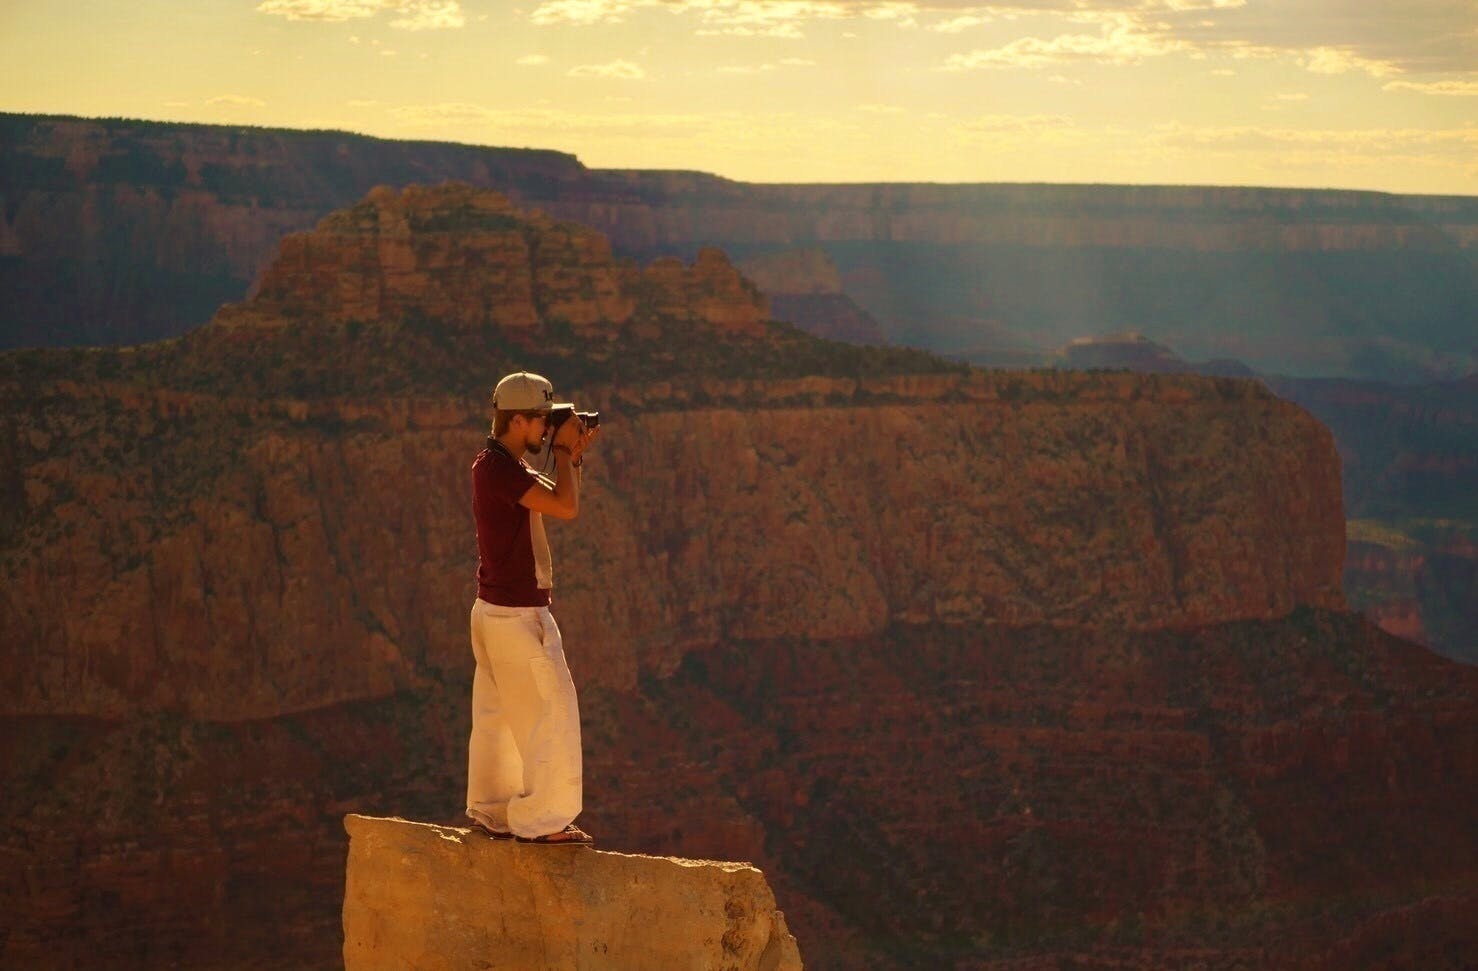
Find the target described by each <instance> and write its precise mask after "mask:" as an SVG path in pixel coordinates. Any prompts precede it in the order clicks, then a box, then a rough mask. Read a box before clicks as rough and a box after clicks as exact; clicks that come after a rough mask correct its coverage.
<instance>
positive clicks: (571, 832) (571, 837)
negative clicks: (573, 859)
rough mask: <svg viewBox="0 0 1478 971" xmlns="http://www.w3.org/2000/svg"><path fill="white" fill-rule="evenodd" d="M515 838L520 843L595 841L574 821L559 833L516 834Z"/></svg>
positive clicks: (585, 843)
mask: <svg viewBox="0 0 1478 971" xmlns="http://www.w3.org/2000/svg"><path fill="white" fill-rule="evenodd" d="M513 838H514V839H516V840H518V841H519V842H520V843H544V844H547V845H550V846H564V845H566V844H568V845H570V846H591V845H593V844H594V843H595V840H594V838H592V837H591V835H590V834H589V833H587V832H585V830H583V829H581V828H580V827H578V826H576V825H575V824H574V823H570V825H568V826H566V827H565V828H564V829H562V830H560V831H559V832H558V833H549V834H547V835H544V836H515V837H513Z"/></svg>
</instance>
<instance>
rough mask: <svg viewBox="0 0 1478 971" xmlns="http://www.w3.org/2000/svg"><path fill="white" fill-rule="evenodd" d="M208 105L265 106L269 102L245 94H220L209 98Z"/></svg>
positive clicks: (229, 106) (231, 106)
mask: <svg viewBox="0 0 1478 971" xmlns="http://www.w3.org/2000/svg"><path fill="white" fill-rule="evenodd" d="M205 103H206V104H208V105H224V106H226V107H228V108H265V107H267V102H265V101H263V100H262V99H261V98H249V97H247V96H246V95H244V94H220V95H216V96H215V97H214V98H207V99H206V101H205Z"/></svg>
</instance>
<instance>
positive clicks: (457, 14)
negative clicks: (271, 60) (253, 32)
mask: <svg viewBox="0 0 1478 971" xmlns="http://www.w3.org/2000/svg"><path fill="white" fill-rule="evenodd" d="M257 12H258V13H264V14H271V15H274V16H278V17H286V18H287V19H288V20H317V21H330V22H336V21H344V20H360V19H364V18H366V17H373V16H375V15H377V14H380V13H390V14H393V15H394V16H393V18H392V19H391V21H390V26H391V27H395V28H397V29H399V30H443V29H448V28H455V27H461V26H463V25H464V24H465V23H466V18H465V17H464V16H463V14H462V5H461V3H460V2H459V0H262V2H261V3H259V4H257ZM350 42H351V43H358V40H357V39H354V38H351V39H350Z"/></svg>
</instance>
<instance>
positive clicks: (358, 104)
mask: <svg viewBox="0 0 1478 971" xmlns="http://www.w3.org/2000/svg"><path fill="white" fill-rule="evenodd" d="M377 104H379V102H378V101H366V100H364V99H362V98H350V99H349V107H351V108H373V107H374V106H375V105H377Z"/></svg>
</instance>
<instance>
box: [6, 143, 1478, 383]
mask: <svg viewBox="0 0 1478 971" xmlns="http://www.w3.org/2000/svg"><path fill="white" fill-rule="evenodd" d="M448 179H450V180H457V181H463V182H467V183H469V184H471V185H474V186H478V187H485V188H495V189H497V190H499V191H500V192H502V193H504V194H505V195H507V196H508V197H509V198H510V199H512V200H513V201H514V202H515V203H516V204H518V205H520V206H522V207H524V208H536V209H540V210H543V211H545V212H547V213H549V214H550V215H552V216H555V217H558V218H563V219H569V220H573V221H576V222H579V223H581V224H583V225H587V226H591V227H592V228H595V229H597V230H599V231H600V232H602V233H604V234H605V235H606V236H607V237H608V238H609V239H610V241H611V245H612V247H613V249H614V251H615V253H616V254H617V255H618V256H628V257H634V258H637V259H640V260H648V259H651V258H653V257H656V256H664V255H665V256H680V257H684V258H688V259H691V258H692V257H693V255H694V254H695V253H696V252H697V250H698V249H699V248H700V247H703V246H716V247H719V248H721V249H723V250H724V251H725V252H727V253H728V254H729V255H730V257H732V258H733V259H735V260H736V261H739V262H741V263H743V264H746V265H749V264H751V263H752V264H753V265H754V267H755V272H754V273H753V274H752V275H753V276H754V277H755V278H756V279H757V280H759V281H761V284H762V286H763V285H766V284H768V285H769V286H768V287H767V293H768V295H769V296H770V297H771V298H772V300H778V301H779V305H777V307H776V310H777V315H780V316H782V317H783V318H784V319H793V320H795V322H796V323H798V324H800V325H801V326H802V327H805V328H807V329H810V330H812V331H813V332H816V333H820V334H821V335H822V336H839V337H843V338H846V339H859V338H861V339H867V338H872V339H879V340H887V341H891V342H895V343H904V344H909V345H912V346H917V347H923V348H926V349H929V350H933V351H936V352H941V353H948V354H952V355H957V356H962V357H965V358H966V359H969V360H971V361H972V362H974V363H982V364H1008V365H1022V364H1033V363H1042V362H1044V361H1045V360H1047V359H1048V357H1049V356H1050V354H1051V353H1052V352H1053V351H1054V350H1056V349H1057V348H1059V347H1061V346H1063V345H1064V344H1066V343H1068V342H1069V341H1071V340H1073V339H1075V338H1080V337H1084V336H1092V335H1096V334H1101V333H1105V332H1113V331H1119V330H1125V329H1133V330H1137V331H1140V332H1142V333H1144V334H1145V335H1146V336H1148V337H1150V338H1152V339H1155V340H1159V341H1162V342H1165V343H1167V344H1169V345H1170V346H1172V347H1173V348H1175V350H1176V351H1177V352H1179V353H1180V354H1183V355H1185V356H1186V357H1188V358H1192V359H1218V358H1234V359H1237V360H1240V361H1242V362H1244V363H1245V364H1247V365H1249V366H1251V367H1253V368H1254V369H1256V370H1258V371H1261V372H1263V373H1271V374H1280V375H1288V376H1307V377H1346V378H1376V379H1382V380H1427V379H1444V378H1461V377H1463V376H1465V375H1466V374H1467V373H1469V372H1470V371H1471V370H1472V367H1473V361H1474V359H1473V353H1474V340H1473V322H1474V321H1475V320H1478V199H1474V198H1471V197H1438V196H1398V195H1389V194H1384V193H1374V192H1351V191H1319V190H1284V189H1255V188H1211V187H1191V186H1180V187H1173V186H1106V185H1075V186H1067V185H934V184H877V185H865V184H857V185H756V184H746V183H741V182H733V181H730V180H727V179H723V178H720V177H717V176H714V175H707V174H704V173H699V172H677V171H641V170H609V169H605V170H603V169H590V168H587V167H585V166H584V165H582V164H581V163H580V162H579V160H578V159H576V158H575V157H574V156H572V155H568V154H564V153H560V152H554V151H541V150H531V149H505V148H485V147H475V146H467V145H455V144H446V143H429V142H403V141H384V140H380V139H374V138H369V137H365V136H359V135H351V134H346V133H343V132H304V131H282V130H269V129H255V128H240V127H216V126H206V125H178V124H164V123H152V122H133V121H120V120H87V119H80V118H66V117H41V116H25V115H0V194H3V207H0V297H3V299H0V308H3V309H0V347H16V346H57V345H72V344H84V343H87V344H128V343H137V342H140V341H145V340H151V339H156V338H160V337H168V336H173V335H175V334H178V333H181V332H183V331H184V330H186V329H188V328H189V327H192V326H195V325H198V324H201V323H204V322H205V321H206V320H208V319H209V318H210V317H211V315H212V314H213V313H214V311H215V309H216V307H217V306H219V305H220V304H222V303H225V302H227V301H229V300H234V299H238V298H239V296H240V294H241V293H242V292H243V291H244V290H245V289H246V287H247V286H248V285H249V284H250V283H251V282H252V281H253V280H254V279H255V277H256V275H257V274H258V273H259V272H260V271H261V269H262V268H263V267H264V266H265V265H266V263H267V261H268V259H269V257H270V256H271V254H272V252H273V251H274V248H275V246H276V244H277V241H278V240H279V239H280V238H281V237H283V236H284V235H286V234H287V233H289V232H294V231H299V230H304V229H307V228H309V227H311V226H312V225H313V224H314V223H315V222H316V221H317V220H318V219H319V218H321V217H322V216H324V215H325V214H327V213H328V212H330V211H331V210H334V209H337V208H340V207H342V206H346V205H349V204H351V203H352V202H354V201H355V200H357V199H359V198H361V197H363V196H364V194H365V193H366V192H368V191H369V190H370V189H371V188H373V187H374V186H376V185H381V184H384V185H394V186H400V185H406V184H410V183H423V184H424V183H436V182H440V181H443V180H448ZM787 314H788V316H787Z"/></svg>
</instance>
